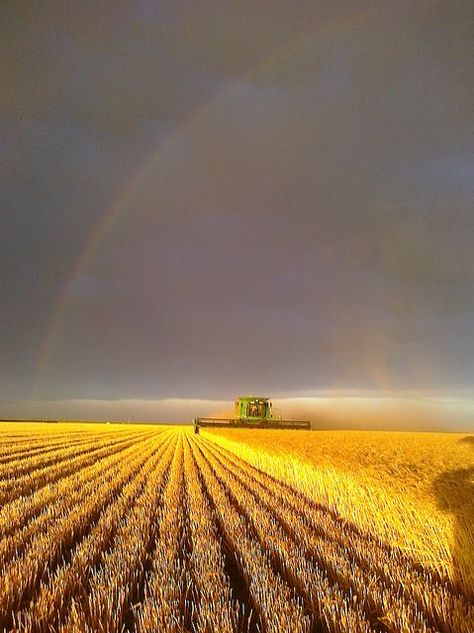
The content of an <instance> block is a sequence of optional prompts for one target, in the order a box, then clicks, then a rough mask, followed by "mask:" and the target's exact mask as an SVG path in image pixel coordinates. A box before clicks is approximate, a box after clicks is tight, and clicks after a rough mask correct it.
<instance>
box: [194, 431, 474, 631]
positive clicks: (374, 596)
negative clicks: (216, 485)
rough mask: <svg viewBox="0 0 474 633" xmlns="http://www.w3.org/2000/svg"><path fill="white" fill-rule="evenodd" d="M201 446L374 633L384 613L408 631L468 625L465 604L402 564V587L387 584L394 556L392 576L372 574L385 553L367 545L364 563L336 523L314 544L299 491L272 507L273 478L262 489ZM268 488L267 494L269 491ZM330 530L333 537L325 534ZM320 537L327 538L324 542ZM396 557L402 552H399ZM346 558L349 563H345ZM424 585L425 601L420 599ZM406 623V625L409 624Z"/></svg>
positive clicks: (234, 462) (224, 454)
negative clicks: (354, 602)
mask: <svg viewBox="0 0 474 633" xmlns="http://www.w3.org/2000/svg"><path fill="white" fill-rule="evenodd" d="M204 443H206V444H207V448H208V449H209V450H210V451H211V453H212V452H213V453H214V456H216V453H217V454H220V460H221V461H220V466H221V468H223V469H224V471H225V472H226V476H227V478H230V480H231V481H232V479H233V478H237V479H238V481H239V484H240V485H243V486H244V489H245V492H246V494H248V495H250V497H251V498H252V497H253V498H254V499H255V501H256V502H257V503H259V504H263V505H264V507H265V508H266V510H267V511H268V512H270V513H271V514H272V516H273V518H274V519H275V520H276V521H277V522H278V523H279V525H280V526H282V528H283V529H284V530H285V532H286V534H287V535H288V537H289V538H291V539H293V540H296V541H297V542H298V544H299V546H300V547H302V548H303V550H304V552H305V555H306V556H309V557H311V558H312V559H313V560H314V561H315V563H316V564H317V565H318V566H319V567H320V568H321V569H324V570H325V572H326V574H327V576H328V579H329V580H330V581H331V582H332V583H335V584H338V585H339V586H340V587H341V588H343V589H344V592H345V593H346V596H347V598H348V599H350V597H351V596H353V595H357V596H358V597H359V599H360V603H359V608H361V607H363V608H364V611H365V613H366V616H367V618H368V620H369V621H370V622H371V625H372V626H373V627H375V628H376V630H384V629H386V625H385V622H386V621H387V616H386V615H385V614H386V612H387V611H395V612H397V613H398V616H397V618H398V620H397V621H398V623H399V624H400V623H405V624H406V626H408V627H410V626H415V622H416V627H417V630H427V631H429V630H440V631H458V630H459V631H460V630H462V629H461V628H460V627H463V626H464V624H465V623H466V622H468V621H471V622H472V616H473V614H472V610H471V609H470V607H469V604H468V603H467V601H466V600H464V599H463V598H461V597H459V596H457V595H453V594H450V593H448V592H447V589H446V587H437V586H436V584H435V583H433V582H432V579H431V578H430V577H428V578H425V579H424V580H425V583H424V584H423V583H422V582H421V580H420V577H419V575H416V574H415V575H414V574H413V573H411V572H412V570H411V569H410V568H409V567H408V570H407V569H406V568H405V567H403V566H402V567H401V568H399V569H398V578H401V579H403V580H405V583H403V590H402V585H401V584H400V585H398V583H394V581H393V578H394V575H395V578H396V577H397V575H396V574H394V573H393V572H394V568H395V567H396V566H397V565H399V561H398V560H397V558H396V557H393V558H391V559H390V560H389V561H388V563H389V565H390V571H391V573H392V576H391V578H387V577H385V578H384V577H383V572H384V568H383V566H379V567H378V569H375V570H374V569H373V567H374V565H375V566H376V561H377V560H378V558H379V557H380V558H383V555H386V552H385V549H384V548H382V549H380V548H378V549H377V547H376V545H377V542H374V543H372V548H373V550H372V551H371V554H372V557H371V558H369V560H367V557H365V558H364V552H367V551H368V550H367V546H366V543H365V542H364V540H363V539H362V540H361V541H360V542H357V541H356V540H355V539H354V538H353V531H350V532H349V534H350V535H351V536H352V542H351V543H350V545H349V546H348V545H347V542H346V539H347V534H348V533H347V531H344V530H342V531H341V529H340V528H341V524H340V523H339V522H337V521H336V522H334V523H333V525H331V523H329V524H328V523H327V521H326V526H325V530H324V531H323V533H322V534H321V533H320V534H319V535H318V538H317V539H316V540H315V539H314V537H313V536H312V535H311V531H312V526H311V522H308V521H307V517H303V516H302V511H303V510H304V507H302V505H303V506H304V504H302V499H301V493H298V494H297V497H298V502H299V508H297V509H296V510H295V508H294V507H293V508H291V507H286V508H285V507H284V506H282V505H281V504H277V505H275V503H274V498H275V497H274V493H275V492H276V490H275V482H274V480H273V478H272V480H271V483H269V484H268V485H267V486H265V485H264V484H263V483H262V482H261V479H262V477H261V474H262V473H261V471H258V473H259V477H257V478H255V476H252V474H251V473H252V472H253V473H254V474H255V471H256V469H254V468H253V467H251V466H250V465H249V464H247V463H245V462H243V463H242V460H240V459H238V458H237V459H235V456H234V455H233V454H231V457H229V455H228V451H225V450H224V449H221V447H216V445H214V444H212V442H208V441H206V440H204ZM217 459H219V458H217ZM238 462H240V463H238ZM249 471H250V472H249ZM237 475H238V476H237ZM259 479H260V481H259ZM263 479H265V477H263ZM272 488H273V490H272V492H270V490H271V489H272ZM285 488H286V490H285V493H286V495H285V497H284V499H285V502H286V500H287V499H288V489H287V487H286V486H285ZM229 489H230V491H231V492H232V491H233V490H234V489H235V485H234V484H232V483H230V484H229ZM244 505H245V504H244ZM332 530H334V532H335V534H332V535H331V533H330V532H331V531H332ZM338 531H339V533H338ZM319 532H320V530H319ZM325 533H326V534H327V536H328V537H330V538H328V539H325V538H324V536H325ZM335 536H336V538H335ZM315 555H316V556H315ZM401 555H402V553H400V556H401ZM348 560H349V561H350V564H348ZM407 560H409V559H407V558H406V557H404V563H405V565H406V563H407ZM399 567H400V566H399ZM413 580H418V583H417V584H416V583H415V585H414V588H413V586H412V584H411V583H412V582H413ZM356 581H358V586H354V585H355V584H356ZM426 583H428V584H426ZM371 586H373V587H374V590H372V591H371V590H369V589H370V587H371ZM428 587H429V593H430V601H427V600H426V589H427V588H428ZM412 589H413V590H412ZM423 591H424V592H425V593H423ZM417 592H418V593H417ZM382 605H383V607H382ZM448 605H449V607H448V613H447V606H448ZM410 623H412V624H411V625H410ZM387 624H388V627H389V629H390V630H391V628H390V627H391V626H392V625H393V623H392V625H390V623H389V622H388V623H387ZM467 626H468V625H467ZM407 630H409V628H408V629H407ZM465 630H466V631H467V630H469V629H465Z"/></svg>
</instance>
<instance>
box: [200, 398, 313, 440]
mask: <svg viewBox="0 0 474 633" xmlns="http://www.w3.org/2000/svg"><path fill="white" fill-rule="evenodd" d="M193 424H194V432H195V433H199V429H200V428H201V427H221V428H222V427H225V428H227V427H229V428H232V429H235V428H240V429H311V425H310V423H309V420H282V419H281V417H278V416H277V417H275V416H274V415H273V407H272V403H271V401H270V399H269V398H261V397H258V398H257V397H254V396H242V397H240V398H237V400H236V401H235V412H234V415H233V416H209V417H204V418H194V420H193Z"/></svg>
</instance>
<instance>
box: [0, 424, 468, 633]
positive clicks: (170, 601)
mask: <svg viewBox="0 0 474 633" xmlns="http://www.w3.org/2000/svg"><path fill="white" fill-rule="evenodd" d="M0 437H1V444H0V502H1V506H0V576H1V579H2V581H1V583H0V630H6V631H20V632H21V631H24V632H26V631H31V632H41V631H61V633H66V632H69V631H71V632H73V633H75V632H77V633H79V632H81V633H85V632H92V631H100V632H104V633H105V632H107V633H109V632H117V633H118V632H119V631H135V632H136V633H139V632H150V633H151V632H161V631H169V632H171V631H173V632H174V631H199V632H206V633H207V632H214V631H216V632H221V631H222V632H226V631H229V632H231V631H262V632H272V633H280V632H288V633H290V632H293V631H296V632H299V631H308V632H309V631H314V632H318V633H319V632H328V633H329V632H331V633H338V632H341V633H342V632H355V633H359V632H361V633H362V632H364V633H368V632H373V631H380V632H396V631H403V632H407V633H409V632H415V631H416V632H426V633H428V632H429V633H434V632H435V631H440V632H443V633H448V632H450V633H457V632H460V633H472V631H473V630H474V606H473V601H472V596H473V593H474V592H473V586H474V583H473V581H472V578H473V569H474V565H473V553H472V552H473V549H474V545H473V540H472V539H473V521H474V516H473V515H474V512H473V504H474V500H473V493H472V487H473V483H472V480H473V474H474V459H473V457H474V442H473V438H472V436H463V435H455V434H449V435H448V434H415V433H369V432H367V433H365V432H328V431H326V432H318V431H313V432H308V431H287V430H285V431H269V430H229V429H226V430H213V431H210V430H203V431H201V434H200V435H194V434H193V433H192V432H191V429H189V428H186V427H172V426H152V425H140V426H138V425H112V424H110V425H105V424H102V425H101V424H29V423H16V424H14V423H12V424H6V423H3V424H1V426H0Z"/></svg>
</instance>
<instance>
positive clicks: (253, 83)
mask: <svg viewBox="0 0 474 633" xmlns="http://www.w3.org/2000/svg"><path fill="white" fill-rule="evenodd" d="M315 5H316V3H298V10H296V11H295V5H294V3H286V2H278V3H275V4H273V5H272V7H271V8H270V7H269V6H268V5H267V4H266V3H252V4H251V5H249V6H246V7H245V8H243V7H241V6H239V5H238V3H199V4H196V3H156V2H138V3H133V4H130V3H123V4H122V3H113V4H109V3H87V2H84V3H80V5H78V6H77V7H75V8H74V10H71V7H67V8H66V7H65V6H64V5H63V4H62V3H36V4H34V5H33V3H6V4H4V5H3V6H2V8H1V9H0V11H1V14H0V15H1V24H2V26H1V29H2V39H1V42H2V43H1V44H0V46H1V47H2V51H1V58H2V60H4V62H3V63H2V65H1V70H0V73H1V75H2V78H1V81H2V86H4V87H5V89H4V90H2V93H1V96H0V168H1V173H2V181H1V189H0V195H1V196H2V201H3V203H2V210H1V213H2V224H1V230H2V250H1V253H0V257H1V260H2V282H1V283H2V286H1V288H2V298H3V301H2V303H3V309H2V313H1V315H0V318H1V319H2V330H1V339H0V340H1V345H2V349H3V353H2V354H1V361H0V362H1V371H2V376H4V381H3V384H4V385H5V390H4V391H5V394H4V397H5V398H11V397H24V396H25V394H27V393H28V392H29V390H30V389H31V387H32V385H33V381H34V375H35V364H36V363H37V359H38V355H39V353H40V350H41V348H42V344H43V341H44V340H45V337H46V336H47V333H48V327H49V323H50V322H51V319H52V317H53V315H54V314H55V311H56V309H57V308H56V306H57V303H58V300H59V298H60V297H61V295H62V293H63V292H64V288H65V285H66V284H67V283H69V282H68V280H69V277H70V271H71V270H72V269H73V267H74V263H75V261H77V259H78V257H79V256H80V254H81V252H82V251H83V249H84V245H85V244H86V243H87V241H88V239H89V236H90V235H91V233H93V230H94V226H95V225H96V224H97V222H98V221H99V220H100V218H101V217H102V216H103V214H104V212H105V211H106V210H107V209H110V208H111V206H112V205H113V204H114V200H116V199H117V198H119V199H120V193H121V192H123V191H124V190H126V189H127V183H129V182H131V181H133V179H134V178H135V174H136V173H137V172H139V171H141V172H142V173H143V174H145V175H144V176H143V177H142V179H141V180H140V182H139V186H138V187H137V189H136V190H134V191H133V194H132V195H129V196H128V198H127V200H126V209H125V210H124V212H123V213H122V215H121V217H120V220H119V221H117V222H116V223H115V225H113V226H112V228H111V230H110V231H109V232H108V234H107V235H106V237H105V239H104V240H103V241H102V242H101V243H100V245H99V248H98V249H97V252H96V253H95V254H94V256H93V257H92V258H90V259H89V260H88V261H87V262H86V265H85V266H84V267H83V269H82V270H80V271H79V274H78V275H77V276H76V277H75V278H74V280H73V283H72V286H71V287H70V288H69V291H68V297H69V299H68V306H67V310H66V312H65V314H64V319H63V322H62V326H61V328H60V331H59V332H58V334H57V336H56V337H55V339H54V340H53V341H52V345H51V349H50V355H49V358H48V362H47V364H46V369H45V372H44V375H43V376H42V380H41V384H40V394H43V395H44V397H47V398H50V399H54V398H58V399H59V398H77V397H84V398H104V399H109V398H148V399H150V398H154V397H168V396H179V397H184V396H190V397H226V398H227V397H229V395H230V396H232V395H234V392H238V391H241V390H243V391H247V390H250V391H257V390H260V389H261V390H264V391H265V390H268V391H269V392H270V393H284V392H292V393H298V392H305V393H309V392H311V391H312V390H313V391H317V390H320V389H325V388H337V389H345V388H346V389H347V388H351V389H353V388H355V389H357V388H359V389H375V390H381V389H382V390H397V389H408V388H420V389H428V390H429V389H436V390H438V391H439V390H443V389H444V390H448V391H449V390H457V389H465V388H467V387H469V386H471V387H472V381H473V378H474V376H473V373H472V355H473V352H474V349H473V347H472V345H473V343H472V341H473V340H474V337H473V336H472V334H473V329H474V255H473V253H474V248H473V244H474V222H473V217H474V212H473V199H474V185H473V183H474V178H473V175H474V174H473V168H474V143H473V122H472V113H471V111H472V103H473V100H474V99H473V97H474V93H473V78H472V70H471V59H472V52H473V50H472V49H473V46H472V42H473V39H472V35H473V33H472V17H473V11H472V6H470V4H469V3H456V5H453V7H450V8H449V10H448V8H447V5H444V4H442V3H426V5H423V6H421V5H419V6H418V5H417V6H414V5H412V4H411V3H408V4H403V3H386V4H380V3H376V4H374V5H369V4H366V5H365V6H364V8H363V10H362V11H361V10H360V8H358V7H359V6H360V5H359V4H357V5H354V6H350V4H348V3H342V4H339V3H323V4H322V3H319V5H318V6H315ZM265 60H266V61H265ZM143 165H148V169H147V170H145V171H144V170H143Z"/></svg>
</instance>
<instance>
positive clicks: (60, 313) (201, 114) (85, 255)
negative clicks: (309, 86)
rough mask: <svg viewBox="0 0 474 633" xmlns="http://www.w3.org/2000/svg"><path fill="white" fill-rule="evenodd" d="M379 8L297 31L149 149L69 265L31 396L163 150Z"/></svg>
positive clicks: (358, 23)
mask: <svg viewBox="0 0 474 633" xmlns="http://www.w3.org/2000/svg"><path fill="white" fill-rule="evenodd" d="M383 8H384V7H383V6H382V7H381V9H382V11H381V9H380V8H379V7H376V8H375V9H370V10H368V9H364V10H362V11H361V10H357V11H354V12H352V13H350V14H349V15H347V16H344V17H342V18H341V17H340V18H338V19H334V18H333V19H331V20H328V21H327V22H325V23H324V24H323V25H322V26H321V27H320V28H319V29H317V30H312V31H311V32H309V33H303V34H301V35H300V36H299V37H298V39H297V40H296V41H295V42H292V43H291V44H290V45H286V46H284V47H282V48H280V49H278V51H277V52H276V53H273V54H271V55H269V56H268V57H265V58H264V59H263V60H261V61H260V62H259V63H258V64H257V65H256V66H254V67H252V68H251V69H250V70H248V71H247V72H245V73H243V74H242V75H241V76H240V77H238V78H237V79H234V80H232V81H231V82H230V84H228V85H227V86H226V87H225V88H224V89H223V90H222V91H220V92H219V93H218V94H217V95H216V96H214V97H213V98H211V99H210V100H209V101H207V102H205V103H204V104H203V105H202V106H200V107H199V108H197V109H196V110H194V111H193V112H192V113H191V114H190V116H189V117H187V118H186V119H185V120H184V121H183V123H182V124H181V126H180V127H179V129H178V130H177V131H176V132H175V133H174V134H173V135H172V136H171V137H170V138H169V139H167V140H165V141H164V142H163V143H162V144H160V145H159V147H158V149H157V150H156V151H155V152H152V155H151V157H149V158H148V159H147V160H145V161H144V162H143V163H142V165H141V167H140V168H139V169H138V171H137V172H136V173H135V174H134V175H133V176H132V178H131V179H130V180H129V181H128V182H127V184H126V186H125V187H124V188H123V189H122V190H121V191H120V192H119V194H118V195H117V196H116V197H115V198H114V200H113V201H112V203H111V205H110V206H109V207H107V209H106V210H105V212H104V214H103V216H102V218H101V219H100V220H99V222H98V223H97V224H96V226H95V227H94V228H93V230H92V231H91V233H90V236H89V238H88V240H87V241H86V243H85V245H84V249H83V251H82V252H81V254H80V256H79V257H78V259H77V260H76V261H75V263H74V265H73V266H72V268H71V271H70V273H69V275H68V278H67V280H66V282H65V284H64V286H63V290H62V292H61V295H60V297H59V299H58V301H57V304H56V307H55V309H54V312H53V316H52V318H51V321H50V324H49V327H48V330H47V332H46V336H45V338H44V341H43V343H42V345H41V346H40V350H39V354H38V358H37V362H36V366H35V372H34V380H33V399H36V398H37V397H38V396H39V391H40V389H41V382H42V379H43V378H44V375H45V373H46V369H47V366H48V362H49V360H50V359H51V357H52V354H53V351H54V347H55V341H56V339H57V337H58V335H59V332H60V330H61V327H62V324H63V322H64V319H65V316H66V312H67V307H68V301H69V298H70V295H71V289H72V287H73V286H74V283H75V281H76V279H77V278H78V277H79V275H80V274H81V273H82V272H83V271H84V270H85V268H86V267H87V264H88V263H89V262H90V261H91V260H92V259H93V257H94V255H95V254H96V252H97V250H98V248H99V246H100V245H101V243H102V242H103V241H104V239H105V238H106V236H107V235H108V234H109V232H110V230H111V228H112V227H113V226H114V225H115V224H116V222H117V221H118V220H119V219H120V218H121V217H123V216H124V215H126V214H127V213H128V212H129V203H130V202H131V200H132V198H133V196H134V194H135V193H136V192H137V191H138V190H139V188H140V186H141V185H142V184H143V183H144V182H145V181H146V178H147V176H148V175H149V174H151V173H152V172H153V171H154V170H156V169H157V168H158V166H159V163H160V161H161V160H162V159H163V158H164V157H165V156H166V150H167V149H169V148H171V147H173V146H174V145H175V143H177V142H178V141H179V140H180V139H182V138H184V137H185V136H186V135H187V134H189V133H190V132H191V131H192V130H194V129H198V128H199V127H200V126H202V125H203V124H204V123H205V119H206V117H207V116H208V115H209V114H211V113H212V111H213V108H215V107H217V106H218V105H219V104H221V103H223V102H224V100H225V98H226V97H228V96H229V94H231V93H232V90H233V89H234V88H236V87H237V88H238V85H239V83H240V82H242V81H252V80H255V79H257V78H258V77H260V76H262V75H264V74H265V73H267V72H269V71H271V70H272V69H273V68H275V67H278V65H279V64H281V63H283V62H289V61H290V60H291V59H292V58H294V57H295V56H296V55H298V54H302V53H304V52H305V50H307V51H311V52H313V48H316V49H320V47H321V46H323V45H325V44H327V43H328V40H329V38H333V37H334V36H337V35H338V34H339V33H342V32H344V31H346V30H347V29H350V28H354V27H356V26H362V25H365V26H367V21H368V20H371V19H373V18H376V17H377V16H379V15H383Z"/></svg>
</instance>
